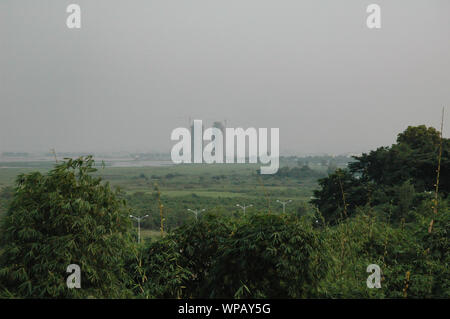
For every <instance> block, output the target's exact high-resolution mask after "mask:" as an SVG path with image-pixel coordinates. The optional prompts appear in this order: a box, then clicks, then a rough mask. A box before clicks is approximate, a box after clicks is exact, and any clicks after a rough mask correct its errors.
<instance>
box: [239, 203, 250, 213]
mask: <svg viewBox="0 0 450 319" xmlns="http://www.w3.org/2000/svg"><path fill="white" fill-rule="evenodd" d="M252 206H253V204H250V205H247V206H246V205H244V206H241V205H239V204H236V207H240V208H242V210H243V211H244V215H245V209H246V208H248V207H252Z"/></svg>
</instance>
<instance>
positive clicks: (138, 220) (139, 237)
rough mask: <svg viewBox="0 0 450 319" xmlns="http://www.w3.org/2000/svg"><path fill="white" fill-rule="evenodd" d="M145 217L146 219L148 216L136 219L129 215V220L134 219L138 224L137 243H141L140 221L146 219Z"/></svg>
mask: <svg viewBox="0 0 450 319" xmlns="http://www.w3.org/2000/svg"><path fill="white" fill-rule="evenodd" d="M147 217H148V215H145V216H141V217H136V216H133V215H130V218H134V219H136V220H137V222H138V243H140V242H141V220H143V219H144V218H147Z"/></svg>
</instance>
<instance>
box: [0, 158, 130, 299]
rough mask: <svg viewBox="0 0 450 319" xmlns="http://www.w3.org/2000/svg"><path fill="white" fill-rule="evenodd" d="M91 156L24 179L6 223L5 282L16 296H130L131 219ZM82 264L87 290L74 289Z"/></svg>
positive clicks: (1, 267) (1, 269)
mask: <svg viewBox="0 0 450 319" xmlns="http://www.w3.org/2000/svg"><path fill="white" fill-rule="evenodd" d="M94 171H95V168H94V167H93V160H92V158H90V157H87V158H80V159H77V160H71V159H69V160H67V161H66V162H63V163H62V164H59V165H57V166H56V167H55V169H53V170H51V171H50V172H48V173H47V174H45V175H42V174H41V173H38V172H37V173H31V174H27V175H20V176H18V178H17V185H16V188H15V192H14V196H13V199H12V202H11V205H10V207H9V210H8V212H7V214H6V217H5V218H4V219H3V220H2V224H1V229H0V235H1V243H2V249H3V253H2V254H1V255H0V282H1V283H2V285H3V289H4V290H5V291H7V292H8V293H9V294H11V295H12V296H16V297H40V298H46V297H88V296H95V297H118V296H123V295H124V292H125V290H124V289H123V287H124V283H126V278H127V274H126V273H125V272H124V268H123V262H124V260H123V258H124V252H126V248H127V246H129V243H130V241H129V236H128V228H129V223H130V222H129V218H128V215H127V210H126V208H125V206H124V202H123V201H122V200H120V199H119V198H118V194H117V193H115V192H113V191H112V190H111V188H110V187H109V185H108V184H103V183H102V182H101V179H100V178H93V177H91V175H90V173H92V172H94ZM70 264H77V265H79V266H80V267H81V271H82V280H81V284H82V289H68V288H67V286H66V280H65V278H66V277H67V275H68V274H67V273H66V269H67V266H68V265H70Z"/></svg>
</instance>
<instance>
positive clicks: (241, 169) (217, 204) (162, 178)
mask: <svg viewBox="0 0 450 319" xmlns="http://www.w3.org/2000/svg"><path fill="white" fill-rule="evenodd" d="M6 164H8V163H6ZM13 164H14V163H13ZM33 165H34V167H29V166H33ZM284 165H285V166H288V165H290V166H292V165H293V164H292V163H285V164H284ZM0 166H1V165H0ZM52 166H53V163H52V162H45V163H39V165H36V163H34V162H30V163H27V162H25V163H20V165H19V164H14V165H12V164H11V163H9V164H8V167H7V168H5V167H3V166H2V168H0V188H2V189H5V187H8V186H13V185H14V181H15V179H16V177H17V176H18V175H19V174H21V173H30V172H32V171H40V172H45V171H48V170H49V169H50V168H51V167H52ZM294 166H295V164H294ZM309 166H310V167H311V168H312V169H313V170H314V172H317V173H318V176H321V175H320V174H322V175H325V172H326V166H324V165H320V164H317V163H316V164H315V163H312V164H310V165H309ZM97 167H98V171H97V172H95V173H94V175H96V176H100V177H102V179H103V180H104V181H106V182H109V183H110V184H111V185H112V186H113V187H116V188H118V189H119V190H120V191H121V192H122V194H123V195H122V196H124V197H125V198H126V199H127V202H128V204H129V207H130V208H131V210H132V213H133V214H135V215H145V214H149V215H150V216H149V218H147V219H146V220H145V221H144V222H143V223H142V227H143V229H146V230H148V231H145V232H143V233H142V234H143V237H155V236H154V233H152V232H151V231H152V230H153V231H159V229H160V212H159V207H158V204H157V199H156V197H155V185H156V184H157V185H158V187H159V190H160V192H161V201H162V204H163V205H164V209H163V215H164V218H165V227H167V228H168V229H171V228H173V227H176V226H179V225H181V224H183V223H185V222H187V221H189V220H192V219H193V218H194V216H193V214H192V213H190V212H189V211H188V209H206V210H207V211H215V212H218V213H231V214H235V215H237V214H241V213H242V211H241V209H240V208H238V207H236V204H241V205H244V204H245V205H248V204H252V205H253V206H252V207H250V208H249V209H248V210H247V211H248V212H252V211H257V210H270V211H274V212H281V211H282V206H281V205H280V204H279V203H277V202H276V200H277V199H279V200H283V201H285V200H288V199H290V200H292V202H291V203H289V205H287V206H286V211H287V212H292V213H299V214H304V213H305V212H306V210H307V209H308V207H309V205H308V201H309V199H310V197H311V195H312V191H313V190H314V189H315V188H316V187H317V176H315V177H305V178H280V177H277V176H268V175H260V174H258V172H257V169H258V168H259V165H256V164H191V165H171V166H154V167H153V166H147V167H108V166H107V167H102V166H101V165H100V163H97ZM2 198H3V199H0V201H2V202H1V204H2V205H1V207H2V208H1V209H2V211H3V213H4V211H5V210H6V202H5V198H7V196H2ZM152 234H153V235H152Z"/></svg>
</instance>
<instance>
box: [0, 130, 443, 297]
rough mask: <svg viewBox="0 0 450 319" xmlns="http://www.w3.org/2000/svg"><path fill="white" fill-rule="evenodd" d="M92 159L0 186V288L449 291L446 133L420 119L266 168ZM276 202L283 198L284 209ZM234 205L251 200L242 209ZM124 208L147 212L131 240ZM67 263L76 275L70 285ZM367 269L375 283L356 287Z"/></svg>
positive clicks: (287, 293)
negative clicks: (129, 164)
mask: <svg viewBox="0 0 450 319" xmlns="http://www.w3.org/2000/svg"><path fill="white" fill-rule="evenodd" d="M347 163H348V165H347ZM94 165H95V164H94V162H93V160H92V159H91V158H90V157H83V158H79V159H77V160H67V161H64V162H60V163H58V164H57V165H56V167H55V168H53V169H52V170H50V171H41V172H34V171H27V173H26V174H21V175H19V176H18V177H17V178H16V183H15V185H14V186H13V187H4V188H3V190H2V192H1V193H0V199H1V202H0V203H1V205H0V209H2V210H3V211H5V210H7V213H6V216H3V217H1V218H2V220H1V226H0V240H1V241H0V245H1V246H0V247H1V248H0V296H3V297H52V298H53V297H65V298H72V297H74V298H76V297H97V298H108V297H137V298H179V297H184V298H449V297H450V281H449V280H450V273H449V235H448V231H449V229H450V214H449V213H450V209H449V204H450V203H449V202H450V201H449V196H448V194H449V190H450V189H449V187H450V185H449V181H450V176H449V172H450V141H449V139H445V138H442V136H441V134H440V132H438V131H436V130H435V129H433V128H427V127H425V126H417V127H409V128H408V129H406V130H405V131H404V132H403V133H401V134H399V135H398V138H397V142H396V143H395V144H394V145H392V146H390V147H382V148H378V149H377V150H374V151H372V152H369V153H368V154H362V155H361V156H356V157H355V158H353V159H352V160H349V159H347V161H344V160H343V159H336V158H333V157H325V158H322V159H313V158H308V159H305V158H303V159H299V158H295V157H287V158H283V160H282V166H281V167H280V170H279V171H278V173H277V174H276V175H273V176H261V175H259V174H258V173H257V168H258V166H256V165H237V164H236V165H177V166H173V167H157V168H155V167H145V168H142V167H139V168H137V167H136V168H104V169H101V170H99V171H96V170H95V166H94ZM5 174H6V173H5ZM7 174H9V175H5V176H7V178H8V179H9V178H11V171H8V172H7ZM5 181H6V179H5ZM5 181H3V182H2V180H1V177H0V182H2V183H3V185H9V184H8V183H7V182H5ZM105 181H107V182H106V183H105ZM116 186H117V187H119V188H120V189H119V190H113V188H114V187H116ZM277 199H281V200H287V199H292V202H291V203H289V204H288V205H287V206H286V214H282V213H281V205H280V204H279V203H277V202H276V200H277ZM237 203H239V204H253V205H254V206H253V207H251V208H248V210H247V211H246V214H245V215H244V214H243V211H242V210H241V209H240V208H238V207H236V204H237ZM188 208H191V209H202V208H205V209H206V211H205V212H203V213H201V214H200V215H199V216H198V219H196V218H195V216H194V215H193V214H192V213H190V212H189V211H188V210H187V209H188ZM161 212H162V215H161ZM130 213H132V214H134V215H137V216H141V215H145V214H148V215H149V217H148V218H147V219H145V222H144V223H143V228H144V231H143V234H144V237H145V240H144V242H143V243H141V244H137V243H136V228H135V227H132V223H131V222H132V220H131V219H130V218H129V217H128V215H129V214H130ZM161 228H163V229H161ZM70 263H79V264H80V265H81V268H82V272H83V273H84V274H85V275H84V277H83V278H84V279H83V280H84V281H83V283H82V285H83V289H79V290H78V291H76V292H73V291H69V290H68V289H67V288H66V287H65V276H67V274H66V267H67V265H68V264H70ZM369 264H377V265H379V266H380V268H381V270H382V281H381V285H382V288H381V289H369V288H367V286H366V279H367V276H368V275H369V274H368V273H367V272H366V268H367V266H368V265H369Z"/></svg>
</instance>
